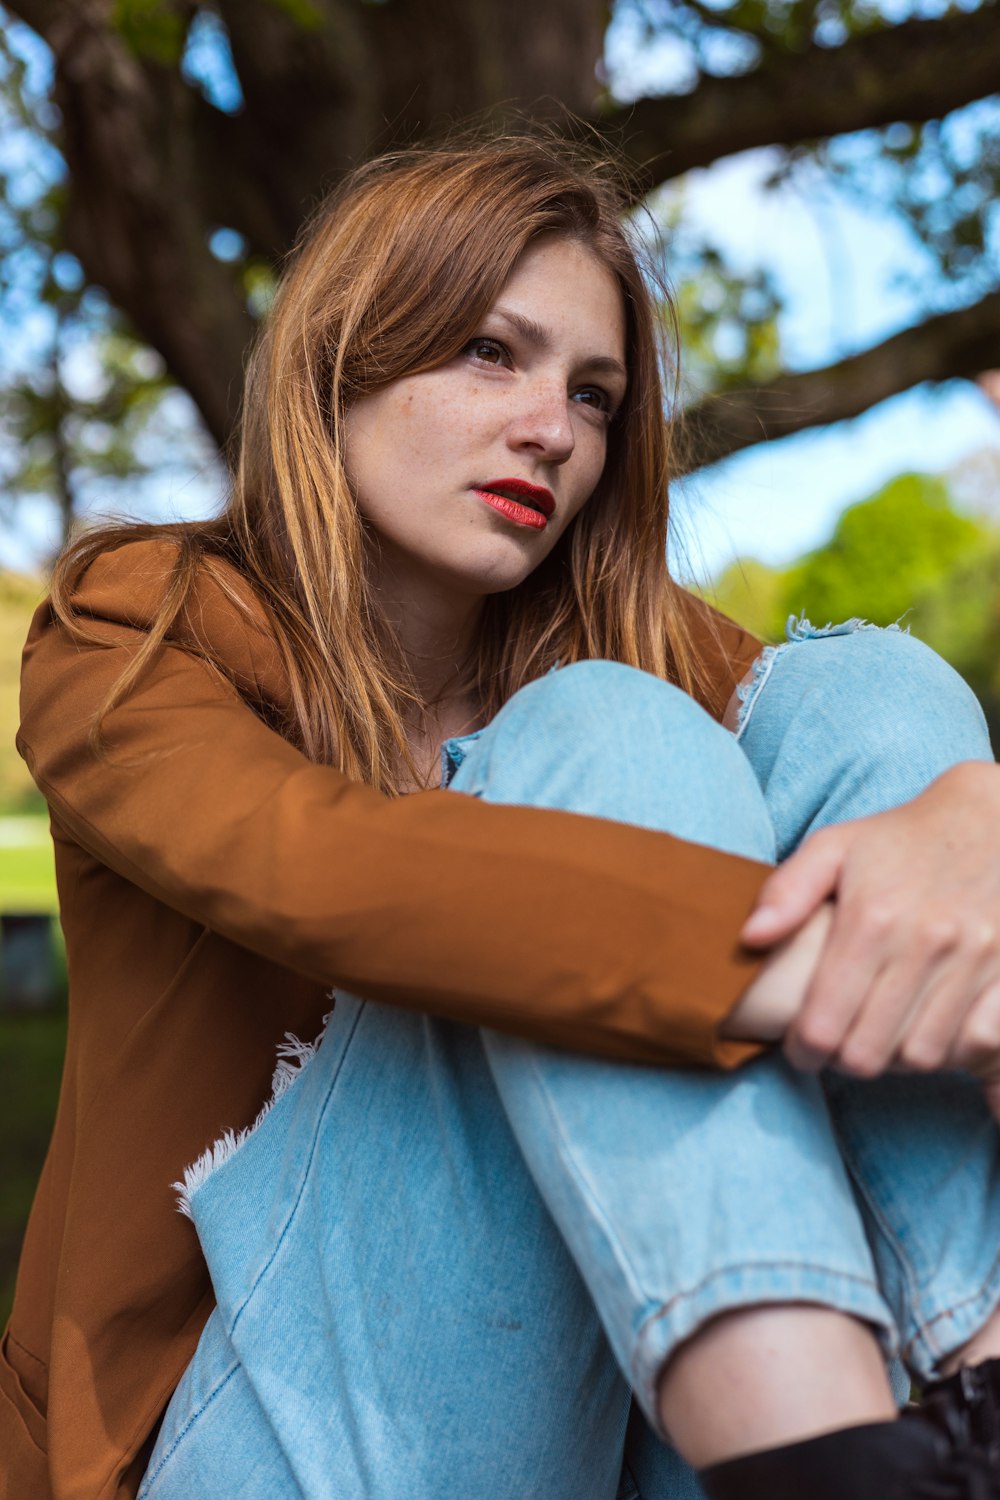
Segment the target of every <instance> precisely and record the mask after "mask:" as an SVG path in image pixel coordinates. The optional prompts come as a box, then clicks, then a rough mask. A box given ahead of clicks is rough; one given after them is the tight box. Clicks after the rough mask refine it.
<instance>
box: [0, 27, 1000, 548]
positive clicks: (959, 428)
mask: <svg viewBox="0 0 1000 1500" xmlns="http://www.w3.org/2000/svg"><path fill="white" fill-rule="evenodd" d="M42 52H44V49H41V48H40V49H39V59H40V61H39V69H40V72H41V71H43V70H44V60H43V59H42V58H41V53H42ZM606 62H607V71H608V75H609V78H610V81H611V82H612V84H613V86H614V88H615V90H616V92H617V93H618V94H619V95H620V96H621V97H625V98H627V97H629V96H630V95H631V96H634V95H635V94H637V93H640V92H643V91H646V90H650V91H652V90H655V89H656V88H657V87H659V88H661V89H662V88H666V87H670V86H676V85H678V84H683V81H684V71H685V68H686V66H687V64H686V61H685V58H684V55H683V53H682V52H681V51H679V50H678V48H677V47H676V46H671V45H664V46H662V47H652V48H651V47H649V46H646V45H645V44H643V43H642V42H641V40H640V38H639V36H638V34H637V33H636V32H635V29H634V27H633V25H632V23H631V20H630V13H629V11H628V10H627V9H626V8H624V7H619V9H618V11H617V13H616V20H615V22H614V23H613V25H612V27H611V30H610V32H609V38H608V49H607V57H606ZM188 64H189V69H190V72H191V74H192V75H194V76H196V77H197V78H198V79H199V81H200V82H201V83H202V86H203V87H204V88H205V90H206V92H208V93H210V94H211V95H212V96H213V97H214V98H215V101H216V102H217V103H218V104H219V105H220V107H222V108H233V107H234V106H235V105H236V104H237V103H238V93H237V92H236V90H235V88H234V80H233V79H232V76H231V74H230V73H229V72H228V71H227V68H226V65H225V57H224V55H220V52H219V49H218V46H217V39H216V38H214V37H213V34H212V31H211V26H210V25H209V27H208V29H207V30H206V31H203V32H202V33H201V34H200V36H199V37H198V39H197V44H196V46H195V47H194V48H192V49H191V51H190V54H189V58H188ZM774 161H775V157H774V155H773V153H770V152H768V151H755V152H748V153H744V154H743V155H741V156H737V157H732V158H729V159H727V160H725V161H723V162H720V163H717V164H716V165H715V166H714V167H712V168H711V169H710V170H707V171H701V172H693V173H690V174H689V175H688V176H687V177H686V178H685V179H683V180H682V181H681V182H680V183H679V184H677V185H675V186H674V187H672V188H671V189H669V195H670V198H671V199H672V200H673V199H676V198H677V197H678V196H679V198H680V206H681V211H682V213H683V215H684V219H685V222H686V224H687V225H689V226H690V227H692V228H697V229H699V230H701V231H703V232H704V233H705V235H706V236H707V237H708V238H709V239H711V240H712V241H713V242H714V243H715V244H716V245H717V246H718V247H719V248H720V249H721V250H723V251H724V252H725V254H726V257H727V259H728V260H729V261H730V262H731V263H732V264H733V265H734V266H736V267H738V268H740V269H744V270H749V269H751V268H753V267H755V266H764V267H766V268H768V270H769V271H770V272H771V274H772V276H773V277H774V279H775V281H776V283H777V285H778V287H779V289H780V290H781V292H782V294H783V296H784V298H785V301H786V309H785V312H784V314H783V316H782V319H781V324H780V327H781V337H782V349H783V355H784V358H785V360H786V362H787V363H788V364H789V365H790V367H792V368H799V369H804V368H808V367H810V366H813V365H822V364H825V363H827V362H829V361H831V360H834V359H837V358H839V357H842V356H843V355H845V354H848V353H851V352H854V351H855V350H858V349H861V348H864V347H866V346H867V345H868V344H870V343H874V342H877V341H878V340H879V339H881V338H885V337H886V336H888V335H889V334H891V333H892V332H894V331H896V330H897V329H898V328H901V327H903V326H905V325H906V324H907V323H908V322H910V321H911V320H913V319H914V318H916V317H917V316H919V314H920V311H921V309H922V308H927V307H928V305H930V306H931V307H937V306H942V305H946V304H947V301H948V292H949V289H948V288H947V286H946V285H945V284H944V283H943V282H942V281H941V278H940V275H939V273H938V272H937V271H936V268H935V267H934V265H933V262H932V261H931V260H930V258H929V257H928V256H927V255H926V253H925V252H924V251H923V250H922V249H921V248H920V247H919V245H918V244H917V243H916V241H915V239H914V237H913V236H912V235H911V234H910V232H909V231H907V230H906V229H905V228H904V227H903V226H902V225H901V224H900V222H899V221H898V220H897V219H896V218H895V217H893V216H892V215H891V214H889V213H888V212H880V211H878V210H877V209H874V208H873V209H868V210H864V209H862V208H861V207H860V206H859V205H858V204H857V203H855V202H852V201H850V200H848V199H847V198H846V197H845V196H843V195H842V194H840V193H838V192H836V191H834V190H831V189H830V188H829V186H825V185H824V184H823V183H822V181H821V180H820V178H819V176H818V174H814V175H813V176H812V177H811V178H810V177H809V176H808V174H803V173H800V174H799V175H798V177H797V179H796V181H795V185H790V186H786V187H783V188H781V189H778V190H772V191H765V189H764V186H763V183H764V180H765V179H766V177H767V176H768V174H769V172H770V170H771V168H772V167H773V165H774ZM9 352H10V344H9V342H8V355H9ZM682 357H683V353H682ZM997 364H998V365H1000V349H998V351H997ZM170 419H171V421H172V422H173V423H174V424H175V425H176V430H177V431H178V432H181V433H183V431H184V429H185V428H186V427H189V426H190V412H189V409H188V406H187V403H186V398H183V397H180V396H179V397H178V398H177V401H176V402H175V404H174V407H173V410H172V412H171V413H170ZM983 448H990V449H996V450H1000V413H998V411H997V410H996V408H995V407H993V406H992V405H991V404H990V403H989V402H988V401H987V400H986V398H985V397H984V396H982V395H981V394H980V393H979V392H978V391H977V390H976V389H975V388H974V387H972V386H970V385H969V384H967V383H965V382H957V381H956V382H952V383H950V384H949V385H946V386H943V387H940V388H938V389H936V390H928V389H921V388H917V389H916V390H914V391H911V392H908V393H905V394H904V395H901V396H899V397H896V398H894V399H893V400H891V401H887V402H885V403H883V404H882V405H881V406H879V407H876V408H874V409H873V410H872V411H871V412H869V413H867V414H866V415H865V416H864V417H862V418H859V419H857V420H855V421H853V422H850V423H842V424H838V425H836V426H834V427H830V428H826V429H821V430H817V431H813V432H808V433H803V434H800V435H798V436H796V437H792V438H787V439H784V440H783V441H781V442H778V443H770V444H766V445H759V446H757V447H756V448H754V449H752V450H750V451H749V452H747V453H744V454H739V455H736V456H734V457H733V458H731V459H729V460H727V461H725V462H724V463H721V464H718V465H716V466H714V467H713V468H712V469H708V470H702V471H700V472H699V473H698V474H696V475H694V476H692V477H691V478H690V479H689V480H688V481H685V483H684V484H683V485H680V486H678V488H677V493H676V496H675V514H676V515H677V516H678V519H679V525H680V531H681V534H682V535H683V538H684V546H685V552H686V556H687V559H688V562H687V565H686V566H684V565H682V567H681V570H682V571H683V572H685V573H687V574H688V575H690V574H692V573H693V574H695V575H696V576H699V577H702V578H707V577H709V576H710V575H711V574H713V573H715V572H717V571H718V570H719V569H720V568H721V567H723V566H724V565H725V563H726V562H727V561H729V560H730V559H731V558H732V557H733V556H747V555H754V556H757V557H760V558H762V559H764V560H765V561H768V562H772V563H780V562H783V561H785V560H787V559H788V558H791V557H793V556H795V555H797V554H798V553H800V552H802V551H803V550H806V549H808V548H810V547H813V546H815V545H817V544H818V543H820V542H821V541H822V540H823V539H824V537H825V536H826V535H827V534H828V533H829V531H830V530H831V528H832V525H833V523H834V521H835V519H836V516H837V515H838V513H839V512H840V510H841V509H842V508H843V507H844V506H845V505H846V504H849V503H851V502H852V501H854V500H857V499H860V498H863V497H864V496H866V495H868V494H871V493H872V492H873V491H874V490H876V489H877V488H878V487H879V486H880V485H881V484H882V483H883V482H884V481H885V480H887V479H889V478H891V477H892V476H893V475H895V474H898V473H900V472H902V471H904V470H907V469H920V470H926V471H932V472H938V471H942V470H947V469H949V468H950V467H952V466H953V465H954V464H955V463H956V462H958V461H959V460H961V459H962V458H963V457H965V456H966V455H968V454H970V453H973V452H975V451H977V450H980V449H983ZM220 495H221V472H220V470H219V468H218V466H217V465H216V464H215V463H214V462H213V460H212V458H211V456H210V454H209V451H208V450H207V448H206V446H205V444H204V442H203V441H201V442H198V443H192V445H191V451H190V455H189V456H188V457H187V458H186V459H185V461H184V462H182V463H180V464H177V465H175V467H174V468H173V470H172V472H170V473H165V474H163V475H162V477H158V478H157V479H156V480H155V481H154V482H147V483H146V484H145V485H144V486H143V510H144V512H145V513H146V514H148V513H149V512H150V511H154V512H156V513H159V514H162V515H164V516H172V517H181V516H196V515H200V514H204V513H205V512H206V510H207V509H210V508H212V507H213V506H214V505H215V504H216V503H217V502H218V500H219V498H220ZM17 516H18V520H17V523H16V525H13V524H11V523H5V524H4V525H3V527H2V529H0V564H6V565H8V566H14V567H19V568H24V567H31V566H33V565H35V564H36V563H37V560H38V559H39V558H40V557H41V556H42V555H44V553H45V552H46V551H47V550H48V549H49V548H51V546H52V542H53V526H52V519H51V516H50V515H49V513H48V512H47V510H46V508H45V507H44V506H42V505H21V506H19V507H18V510H17Z"/></svg>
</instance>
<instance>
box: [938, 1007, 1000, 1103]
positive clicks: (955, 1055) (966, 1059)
mask: <svg viewBox="0 0 1000 1500" xmlns="http://www.w3.org/2000/svg"><path fill="white" fill-rule="evenodd" d="M947 1066H948V1067H951V1068H967V1069H968V1070H969V1072H971V1073H979V1074H981V1075H984V1076H986V1077H988V1078H990V1079H991V1083H992V1085H993V1086H994V1087H995V1088H996V1089H997V1090H998V1097H1000V1079H993V1078H991V1075H993V1074H996V1073H998V1071H1000V983H998V982H994V983H992V984H990V985H988V986H987V988H986V989H985V990H983V992H982V994H981V995H980V996H979V997H978V999H977V1000H976V1002H975V1004H974V1005H973V1006H972V1007H971V1009H970V1010H969V1011H968V1013H967V1015H966V1016H965V1019H964V1022H963V1024H962V1026H961V1028H960V1030H959V1033H958V1037H957V1039H956V1041H955V1043H954V1045H953V1046H952V1048H951V1051H950V1053H949V1056H948V1060H947ZM991 1107H992V1106H991Z"/></svg>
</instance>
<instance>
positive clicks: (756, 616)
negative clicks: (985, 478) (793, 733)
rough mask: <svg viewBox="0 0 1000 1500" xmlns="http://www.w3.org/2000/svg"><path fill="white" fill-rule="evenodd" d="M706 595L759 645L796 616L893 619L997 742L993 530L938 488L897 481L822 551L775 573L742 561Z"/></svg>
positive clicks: (934, 482) (852, 510)
mask: <svg viewBox="0 0 1000 1500" xmlns="http://www.w3.org/2000/svg"><path fill="white" fill-rule="evenodd" d="M709 597H710V598H711V599H712V600H713V602H715V603H717V604H718V605H719V607H720V608H721V609H723V610H725V611H726V612H727V613H729V614H732V615H733V617H734V618H736V619H738V620H740V621H741V622H742V623H743V624H745V625H746V626H747V627H748V628H749V629H750V630H753V631H754V633H755V634H758V635H760V636H762V637H763V638H764V639H766V640H778V639H781V638H782V636H783V633H784V627H785V622H786V620H787V618H788V616H789V615H793V614H799V613H800V612H801V613H805V614H806V615H808V616H809V618H810V619H811V620H812V621H813V623H814V624H826V623H827V622H828V621H838V620H847V619H851V618H852V617H855V616H857V617H860V618H862V619H867V620H871V621H872V622H873V623H874V624H877V625H888V624H891V623H892V622H893V621H896V620H900V621H902V623H904V624H905V625H906V626H907V627H908V628H909V629H910V630H912V632H913V633H914V635H917V636H919V637H920V639H921V640H924V641H926V642H927V643H928V645H930V646H933V647H934V649H935V650H936V651H939V652H940V653H941V655H942V656H943V657H945V659H946V660H947V661H949V662H951V664H952V666H954V667H955V668H956V669H957V670H958V671H959V672H961V674H962V676H963V677H965V678H966V680H967V681H968V682H969V683H970V684H971V686H972V688H973V689H974V691H975V692H976V693H977V694H978V696H979V698H980V700H981V701H982V703H983V706H984V708H985V710H986V715H987V718H988V720H989V721H990V727H991V731H992V733H993V735H994V743H997V744H1000V528H998V527H997V525H996V523H995V522H994V521H992V520H991V519H988V518H982V517H979V516H974V515H967V514H961V513H960V512H959V511H957V510H956V509H955V507H954V504H953V502H952V499H951V495H950V492H949V488H948V485H947V483H946V482H945V481H944V480H942V479H940V478H937V477H933V476H930V475H926V474H905V475H902V476H900V477H899V478H898V479H895V480H893V481H892V482H891V483H890V484H888V485H886V486H885V488H884V489H883V490H881V491H880V492H879V493H878V494H877V495H874V496H872V497H871V498H870V499H868V500H863V501H861V502H859V503H858V504H857V505H852V506H850V507H849V508H848V509H847V510H846V511H844V512H843V514H842V515H841V517H840V519H839V520H838V522H837V525H836V527H835V529H834V532H833V535H832V536H831V538H830V540H829V541H828V542H827V543H826V544H825V545H824V546H822V547H819V548H817V550H816V551H814V552H811V553H809V554H808V555H807V556H805V557H803V558H800V559H799V560H798V561H796V562H793V563H791V564H790V565H789V566H788V567H786V568H784V569H776V568H769V567H767V566H766V564H764V563H761V562H758V561H757V560H756V559H752V558H751V559H742V560H741V561H740V562H738V563H734V564H732V565H731V566H730V567H728V568H727V569H726V570H725V571H724V572H723V573H722V574H721V575H720V577H719V579H718V580H717V581H716V583H715V584H714V585H713V587H712V589H711V590H710V591H709Z"/></svg>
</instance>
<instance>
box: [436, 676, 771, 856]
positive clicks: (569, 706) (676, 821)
mask: <svg viewBox="0 0 1000 1500" xmlns="http://www.w3.org/2000/svg"><path fill="white" fill-rule="evenodd" d="M452 785H453V786H454V787H455V789H456V790H458V791H468V792H471V793H472V794H473V795H480V796H485V798H486V800H487V801H502V802H523V803H531V804H534V805H543V806H549V807H561V808H565V809H569V810H571V811H575V812H583V813H590V814H592V815H594V816H597V817H610V818H614V819H616V820H617V821H619V822H624V823H637V824H642V825H644V826H646V827H650V828H660V829H663V830H665V831H666V832H669V833H674V834H676V835H677V836H678V837H680V838H688V839H692V840H694V841H695V842H697V843H704V844H712V845H714V846H715V847H717V848H720V849H728V850H731V851H732V852H734V853H738V854H745V855H748V856H750V857H753V858H758V859H772V858H773V850H774V834H773V830H772V828H771V823H770V819H769V817H768V814H767V810H766V808H765V807H764V801H763V797H762V795H761V791H760V788H759V786H758V785H757V781H756V778H755V776H754V774H753V770H752V769H751V767H750V764H749V762H748V760H747V758H746V757H745V756H744V755H743V753H742V752H741V750H740V749H739V746H738V745H737V744H736V741H735V739H734V738H733V736H732V735H731V734H730V733H729V731H728V730H726V729H723V728H722V726H721V725H720V724H717V723H716V722H715V720H714V719H712V718H711V716H710V715H709V714H707V713H706V712H705V711H704V709H702V708H701V707H700V706H699V705H698V704H697V703H696V702H695V701H694V699H693V698H690V697H689V696H688V695H687V694H686V693H684V692H682V691H681V690H680V689H679V688H676V687H673V686H671V685H670V684H669V683H667V682H663V681H662V680H661V679H660V678H657V677H653V676H651V675H650V674H648V673H646V672H640V671H637V670H636V669H635V668H633V667H626V666H623V665H622V664H621V663H620V662H611V661H584V662H578V663H574V664H572V665H570V666H567V667H561V668H559V670H558V671H555V672H550V673H549V674H548V675H547V676H545V677H542V678H539V679H538V680H537V681H535V682H532V683H529V684H528V685H527V686H526V687H524V688H522V689H521V690H520V691H519V692H517V693H515V694H514V696H513V697H512V698H510V699H509V700H508V702H507V703H505V704H504V706H503V708H502V709H501V710H500V711H499V713H498V714H497V715H496V717H495V718H494V719H493V720H492V721H491V722H490V724H489V726H488V728H487V729H486V731H485V732H484V734H483V735H482V737H481V738H480V740H479V741H478V742H477V745H476V747H475V751H474V754H473V755H471V756H470V757H469V758H468V759H467V760H466V761H465V762H464V763H463V765H462V767H461V770H460V772H459V774H458V776H456V778H455V780H454V781H453V782H452Z"/></svg>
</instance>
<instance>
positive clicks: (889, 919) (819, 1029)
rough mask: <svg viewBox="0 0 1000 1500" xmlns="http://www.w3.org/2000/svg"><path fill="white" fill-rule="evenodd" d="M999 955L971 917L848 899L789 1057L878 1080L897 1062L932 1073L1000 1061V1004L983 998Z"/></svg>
mask: <svg viewBox="0 0 1000 1500" xmlns="http://www.w3.org/2000/svg"><path fill="white" fill-rule="evenodd" d="M994 950H995V936H994V934H993V932H992V929H991V930H989V931H987V930H986V927H985V925H984V924H977V923H976V922H975V921H973V920H971V919H969V920H966V921H959V920H957V919H953V918H949V917H941V916H937V917H930V916H926V915H921V916H919V917H917V918H914V917H913V915H912V914H908V913H906V912H901V911H900V910H899V909H898V907H897V904H896V903H895V902H893V901H892V900H891V899H889V900H885V899H883V900H882V901H881V902H879V903H878V904H872V903H869V904H868V905H866V906H862V908H861V909H857V908H856V907H855V904H854V903H853V902H851V901H847V902H845V903H844V904H843V905H841V906H840V907H839V908H838V910H837V917H836V920H835V922H834V925H833V929H832V931H831V934H830V939H829V941H828V943H827V946H826V949H825V951H824V952H823V954H822V955H821V958H820V961H819V963H818V964H817V966H816V970H815V973H814V975H813V980H812V983H811V985H810V987H809V991H808V993H807V995H806V998H805V1002H804V1004H803V1006H802V1009H801V1011H800V1013H799V1015H798V1016H797V1018H796V1019H795V1021H794V1023H793V1025H792V1027H791V1028H790V1030H789V1033H788V1036H787V1038H786V1049H785V1050H786V1053H787V1055H788V1057H789V1060H790V1061H791V1062H793V1063H794V1064H795V1066H797V1067H801V1068H804V1069H806V1070H809V1071H814V1070H815V1069H817V1068H820V1067H823V1066H825V1065H827V1064H829V1063H835V1064H836V1066H838V1067H840V1068H842V1069H843V1070H844V1071H845V1072H848V1073H852V1074H854V1075H856V1076H857V1077H861V1078H874V1077H876V1076H877V1075H878V1074H879V1073H882V1072H884V1071H885V1070H886V1068H888V1067H889V1066H890V1065H891V1064H893V1063H896V1064H900V1065H902V1066H903V1067H905V1068H907V1069H910V1070H920V1071H926V1070H929V1069H931V1068H940V1067H956V1066H963V1067H969V1066H973V1065H974V1064H975V1065H978V1066H980V1067H981V1066H983V1065H984V1064H985V1063H986V1062H987V1061H988V1060H989V1059H992V1058H993V1057H994V1056H997V1057H1000V1004H997V1005H994V1004H993V1003H991V1002H986V1001H981V999H980V997H983V996H985V995H986V994H987V993H992V991H991V989H990V987H991V986H992V985H993V984H994V983H995V981H996V980H997V970H996V956H995V951H994ZM998 998H1000V990H998ZM994 1032H996V1037H995V1040H994ZM960 1039H964V1040H963V1042H962V1050H961V1051H960V1052H956V1048H957V1047H958V1045H959V1042H960Z"/></svg>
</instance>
